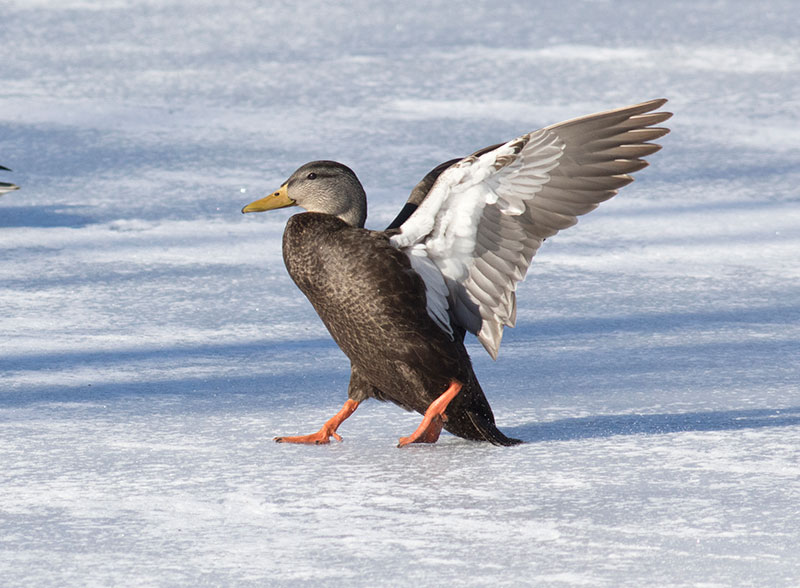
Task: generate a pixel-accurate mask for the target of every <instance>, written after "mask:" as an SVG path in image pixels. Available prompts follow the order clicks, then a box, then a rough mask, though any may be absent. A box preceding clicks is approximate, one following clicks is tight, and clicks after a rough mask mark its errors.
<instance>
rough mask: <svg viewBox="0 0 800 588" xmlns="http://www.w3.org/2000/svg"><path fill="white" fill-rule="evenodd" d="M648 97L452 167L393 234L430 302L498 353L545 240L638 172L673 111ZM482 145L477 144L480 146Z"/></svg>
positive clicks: (438, 314)
mask: <svg viewBox="0 0 800 588" xmlns="http://www.w3.org/2000/svg"><path fill="white" fill-rule="evenodd" d="M664 102H666V101H665V100H651V101H650V102H644V103H642V104H637V105H634V106H628V107H624V108H619V109H616V110H610V111H606V112H601V113H598V114H593V115H589V116H585V117H581V118H578V119H573V120H570V121H566V122H563V123H559V124H557V125H552V126H550V127H547V128H545V129H541V130H539V131H535V132H532V133H528V134H527V135H523V136H522V137H520V138H518V139H514V140H513V141H509V142H508V143H505V144H503V145H501V146H499V147H497V148H495V149H492V150H490V151H487V152H485V153H481V154H480V155H471V156H469V157H466V158H464V159H462V160H460V161H459V162H457V163H455V164H453V165H452V166H450V167H449V168H447V169H446V170H445V171H444V172H442V174H441V175H440V176H439V177H438V179H437V180H436V182H435V183H434V184H433V187H432V188H431V189H430V191H429V192H428V194H427V196H426V197H425V199H424V200H423V201H422V203H421V204H420V205H419V207H418V208H417V209H416V210H415V211H414V213H413V214H412V215H411V216H410V217H409V218H408V219H407V220H406V221H405V222H404V223H403V224H402V225H401V227H400V232H399V233H398V234H397V235H394V236H392V237H391V238H390V242H391V243H392V245H394V246H395V247H397V248H398V249H402V250H404V251H405V252H406V254H407V255H408V256H409V259H411V263H412V267H413V268H414V270H415V271H416V272H417V273H418V274H419V275H420V276H421V277H422V279H423V280H424V282H425V286H426V291H427V310H428V314H429V315H430V316H431V318H433V320H434V321H436V323H437V324H438V325H439V326H440V327H441V328H442V329H443V330H444V331H445V332H447V333H448V334H450V335H451V336H452V333H453V326H454V325H456V324H457V325H460V326H461V327H463V328H465V329H466V330H468V331H470V332H471V333H474V334H475V335H477V337H478V339H479V340H480V341H481V343H482V344H483V345H484V347H485V348H486V350H487V351H488V352H489V354H490V355H491V356H492V357H493V358H496V357H497V352H498V349H499V346H500V340H501V338H502V335H503V327H504V326H513V325H514V321H515V320H516V296H515V291H516V287H517V283H518V282H519V281H520V280H522V279H523V278H524V277H525V274H526V273H527V271H528V267H529V266H530V263H531V260H532V258H533V256H534V255H535V253H536V251H537V250H538V248H539V246H540V245H541V243H542V241H543V240H544V239H545V238H547V237H550V236H551V235H554V234H555V233H557V232H558V231H559V230H561V229H564V228H566V227H569V226H572V225H574V224H575V223H576V222H577V217H578V216H579V215H581V214H585V213H587V212H589V211H591V210H593V209H594V208H596V207H597V205H598V204H599V203H600V202H602V201H604V200H607V199H609V198H611V197H612V196H613V195H614V194H616V193H617V190H618V189H619V188H620V187H622V186H624V185H626V184H628V183H629V182H631V181H633V178H632V177H631V176H630V175H628V174H629V173H631V172H633V171H636V170H639V169H641V168H642V167H645V166H646V165H647V163H646V162H645V161H644V160H643V159H641V158H642V157H643V156H646V155H649V154H651V153H654V152H655V151H657V150H658V149H659V146H658V145H655V144H653V143H650V142H648V141H651V140H652V139H656V138H658V137H661V136H663V135H665V134H666V133H667V132H669V131H668V129H664V128H658V127H652V126H651V125H654V124H657V123H660V122H662V121H664V120H666V119H668V118H669V117H670V116H671V114H670V113H667V112H650V111H652V110H655V109H657V108H658V107H660V106H661V105H663V104H664ZM479 153H480V152H479Z"/></svg>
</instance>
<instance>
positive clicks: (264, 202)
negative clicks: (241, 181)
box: [242, 184, 297, 213]
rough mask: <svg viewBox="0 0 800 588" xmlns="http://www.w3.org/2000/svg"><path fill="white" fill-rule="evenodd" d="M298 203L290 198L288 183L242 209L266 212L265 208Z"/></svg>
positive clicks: (284, 206)
mask: <svg viewBox="0 0 800 588" xmlns="http://www.w3.org/2000/svg"><path fill="white" fill-rule="evenodd" d="M296 204H297V203H296V202H295V201H294V200H292V199H291V198H289V196H288V195H287V193H286V184H284V185H283V186H281V187H280V189H279V190H278V191H277V192H274V193H272V194H270V195H269V196H265V197H264V198H261V199H260V200H256V201H255V202H251V203H250V204H248V205H247V206H245V207H244V208H243V209H242V212H243V213H244V212H264V211H265V210H275V209H276V208H286V207H287V206H295V205H296Z"/></svg>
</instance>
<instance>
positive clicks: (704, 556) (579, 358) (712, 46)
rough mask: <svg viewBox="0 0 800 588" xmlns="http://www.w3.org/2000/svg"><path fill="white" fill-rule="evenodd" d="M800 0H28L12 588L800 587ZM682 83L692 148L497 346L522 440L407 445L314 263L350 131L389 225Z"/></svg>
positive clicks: (0, 474)
mask: <svg viewBox="0 0 800 588" xmlns="http://www.w3.org/2000/svg"><path fill="white" fill-rule="evenodd" d="M796 25H797V6H796V3H795V2H793V1H791V0H785V1H765V2H738V1H735V0H721V1H718V2H713V3H712V2H707V3H697V2H694V1H688V0H677V1H675V2H639V1H625V0H622V1H617V2H604V1H588V0H587V1H576V2H565V3H552V2H551V3H544V2H512V3H500V4H498V3H497V2H496V1H494V0H486V1H477V2H461V3H450V2H440V1H438V0H433V1H427V2H421V1H418V0H412V1H410V2H406V3H402V4H397V3H388V2H387V3H381V2H366V1H360V2H359V1H352V2H347V1H345V2H338V3H332V2H321V1H310V0H297V1H294V2H283V3H277V2H257V1H255V0H252V1H236V2H208V1H207V2H190V1H189V0H169V1H159V2H155V1H146V0H130V1H121V0H120V1H108V2H88V1H81V0H73V1H70V0H10V1H9V0H7V1H6V2H4V3H3V8H2V26H0V47H1V49H0V51H2V56H3V58H2V59H0V79H2V86H0V164H3V165H5V166H7V167H10V168H11V169H13V170H14V171H13V173H10V172H3V178H2V179H3V181H8V182H13V183H15V184H18V185H19V186H21V190H19V191H16V192H12V193H9V194H6V195H4V196H3V197H2V198H0V334H1V338H0V464H2V467H0V578H2V582H1V583H2V585H3V586H9V587H11V586H37V587H41V586H59V587H63V586H81V587H85V586H112V585H113V586H315V587H316V586H343V585H345V586H375V585H386V586H388V585H412V584H413V585H420V586H438V585H444V584H452V585H459V586H486V585H493V586H520V585H530V586H609V587H612V586H613V587H616V586H642V585H656V586H770V587H775V586H797V585H800V558H799V557H798V556H797V546H798V545H800V392H799V389H800V384H798V383H799V382H800V367H799V366H798V357H800V353H799V352H800V262H798V259H800V258H799V257H798V251H800V192H799V191H798V185H800V166H798V161H800V102H798V98H797V88H798V81H799V80H800V39H798V36H797V27H796ZM662 96H663V97H667V98H669V99H670V102H669V104H668V108H669V109H670V110H672V111H673V112H675V116H674V117H673V119H672V120H670V121H669V126H670V127H671V128H672V133H671V134H670V135H668V136H667V137H665V138H664V139H662V140H661V142H662V143H663V145H664V149H663V151H661V152H660V153H658V154H655V155H654V156H652V157H651V158H650V159H651V162H652V165H651V167H649V168H648V169H646V170H643V171H641V172H639V173H638V174H637V176H636V177H637V180H636V182H634V183H633V184H632V185H631V186H629V187H626V188H624V189H623V190H622V192H621V193H620V195H619V196H617V197H616V198H614V199H613V200H611V201H609V202H607V203H605V204H603V205H602V206H601V207H600V208H599V209H598V210H597V211H595V212H593V213H591V214H590V215H588V216H587V217H585V218H583V219H582V220H581V222H580V223H579V224H578V226H576V227H574V228H571V229H569V230H567V231H565V232H563V233H561V234H559V235H558V236H556V237H555V238H553V239H552V240H548V241H547V243H545V244H544V246H543V247H542V249H541V250H540V251H539V253H538V255H537V257H536V258H535V260H534V264H533V267H532V269H531V271H530V272H529V274H528V278H527V280H526V281H525V282H524V283H523V284H522V285H521V288H520V290H519V292H518V297H519V313H518V320H517V327H516V328H515V329H508V330H506V334H505V338H504V341H503V345H502V347H501V349H500V356H499V359H498V361H497V362H492V361H491V360H490V359H489V357H488V356H487V355H486V353H485V352H484V351H483V350H482V349H481V348H480V346H479V345H478V344H477V343H476V342H475V340H474V339H473V338H470V341H469V345H470V350H471V352H472V353H473V357H474V360H475V366H476V372H477V373H478V375H479V377H480V379H481V382H482V384H483V387H484V389H485V390H486V391H487V395H488V396H489V398H490V400H491V402H492V405H493V407H494V409H495V412H496V414H497V418H498V422H499V424H500V426H501V428H502V429H503V431H504V432H505V433H507V434H508V435H510V436H513V437H520V438H522V439H524V440H525V441H526V442H527V443H525V444H524V445H522V446H519V447H515V448H497V447H491V446H487V445H483V444H476V443H472V442H468V441H464V440H461V439H458V438H456V437H453V436H451V435H447V434H444V435H443V436H442V438H441V439H440V441H439V443H438V444H436V445H434V446H413V447H409V448H406V449H404V450H398V449H396V448H395V443H396V441H397V439H398V438H399V437H400V436H402V435H405V434H408V433H409V432H410V431H411V430H413V428H414V427H415V426H416V425H417V423H418V422H419V417H418V415H414V414H410V413H406V412H403V411H401V410H399V409H398V408H396V407H395V406H393V405H386V404H380V403H377V402H369V403H366V404H365V405H364V406H363V407H361V408H359V410H358V411H357V412H356V414H355V415H353V416H352V417H351V418H350V419H349V420H348V421H347V422H346V423H345V424H344V425H343V426H342V428H341V429H340V432H341V433H342V435H343V436H344V442H342V443H334V444H332V445H330V446H325V447H298V446H286V445H278V444H275V443H273V442H272V440H271V439H272V437H273V436H275V435H280V434H294V433H309V432H313V431H315V430H317V428H318V427H319V426H320V425H321V424H322V422H324V420H325V419H327V418H328V417H329V416H331V415H332V414H333V413H334V412H335V411H336V410H338V409H339V407H340V406H341V404H342V402H343V401H344V399H345V394H346V388H347V380H348V364H347V360H346V358H345V357H344V355H343V354H342V353H341V352H340V351H339V350H338V348H337V347H336V345H335V344H334V343H333V341H332V340H331V339H330V337H329V336H328V334H327V332H326V331H325V329H324V327H323V325H322V324H321V322H320V321H319V319H318V318H317V317H316V315H315V313H314V312H313V309H312V308H311V307H310V305H309V304H308V303H307V302H306V300H305V299H304V298H303V297H302V296H301V295H300V293H299V292H298V291H297V290H296V289H295V287H294V285H293V284H292V283H291V281H290V279H289V277H288V276H287V274H286V271H285V270H284V268H283V263H282V260H281V253H280V235H281V232H282V229H283V225H284V223H285V221H286V218H287V217H288V215H289V214H291V212H292V211H276V212H271V213H265V214H261V215H247V216H243V215H241V214H239V209H240V208H241V207H242V205H244V204H246V203H247V202H250V201H252V200H254V199H256V198H257V197H260V196H262V195H263V194H265V193H267V191H268V190H272V189H274V188H275V187H277V186H278V185H279V184H280V183H281V182H282V181H283V180H284V179H285V178H286V177H287V176H288V175H289V174H290V173H291V172H292V171H293V170H294V169H295V168H296V167H297V166H299V165H300V164H302V163H304V162H306V161H309V160H312V159H322V158H328V159H336V160H339V161H342V162H343V163H345V164H347V165H349V166H351V167H352V168H353V169H355V170H356V172H357V173H358V174H359V176H360V177H361V178H362V180H363V182H364V184H365V187H366V190H367V193H368V194H369V196H370V206H371V208H370V213H371V216H370V219H369V220H368V222H367V224H368V226H371V227H375V228H379V227H382V226H384V225H385V224H386V223H388V222H389V221H390V220H391V218H392V217H393V216H394V214H395V213H396V212H397V211H398V210H399V209H400V207H401V205H402V203H403V202H404V200H405V198H406V196H407V194H408V191H409V190H410V188H411V187H412V186H413V184H414V183H415V182H416V181H417V180H418V179H419V178H421V177H422V175H424V173H425V172H427V171H428V170H429V169H431V168H432V167H434V166H435V165H436V164H437V163H439V162H441V161H445V160H446V159H449V158H451V157H454V156H457V155H466V154H468V153H470V152H472V151H474V150H475V149H478V148H480V147H483V146H485V145H490V144H493V143H497V142H501V141H504V140H508V139H511V138H513V137H517V136H519V135H520V134H522V133H524V132H527V131H531V130H534V129H536V128H540V127H543V126H545V125H548V124H552V123H555V122H558V121H560V120H564V119H567V118H572V117H575V116H579V115H583V114H588V113H591V112H595V111H599V110H603V109H607V108H613V107H618V106H623V105H626V104H631V103H635V102H639V101H642V100H647V99H650V98H658V97H662Z"/></svg>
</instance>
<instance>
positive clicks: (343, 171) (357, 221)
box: [242, 161, 367, 227]
mask: <svg viewBox="0 0 800 588" xmlns="http://www.w3.org/2000/svg"><path fill="white" fill-rule="evenodd" d="M287 206H299V207H301V208H305V209H306V210H307V211H308V212H322V213H325V214H330V215H333V216H337V217H339V218H340V219H342V220H343V221H344V222H346V223H347V224H349V225H350V226H353V227H363V226H364V221H366V219H367V197H366V194H365V193H364V188H363V187H362V186H361V182H359V181H358V178H357V177H356V174H355V173H353V170H351V169H350V168H349V167H347V166H346V165H342V164H341V163H337V162H335V161H312V162H311V163H307V164H305V165H303V166H301V167H300V168H299V169H298V170H297V171H295V172H294V173H293V174H292V175H291V176H289V179H288V180H286V181H285V182H284V183H283V185H282V186H281V187H280V188H279V189H278V190H277V191H276V192H273V193H272V194H270V195H269V196H266V197H264V198H261V199H260V200H256V201H255V202H251V203H250V204H248V205H247V206H245V207H244V208H243V209H242V212H262V211H264V210H273V209H276V208H285V207H287Z"/></svg>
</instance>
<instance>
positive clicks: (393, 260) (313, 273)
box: [283, 212, 519, 445]
mask: <svg viewBox="0 0 800 588" xmlns="http://www.w3.org/2000/svg"><path fill="white" fill-rule="evenodd" d="M283 258H284V261H285V263H286V267H287V269H288V270H289V275H290V276H291V277H292V279H293V280H294V282H295V283H296V284H297V286H298V287H299V288H300V290H302V292H303V293H304V294H305V295H306V297H307V298H308V299H309V300H310V301H311V304H313V306H314V308H315V309H316V311H317V313H318V314H319V316H320V318H321V319H322V321H323V322H324V323H325V326H326V327H327V328H328V331H330V333H331V335H332V336H333V338H334V340H335V341H336V343H337V344H338V345H339V347H340V348H341V349H342V351H344V353H345V354H346V355H347V357H349V358H350V363H351V376H350V386H349V389H348V396H349V397H350V398H351V399H353V400H355V401H357V402H363V401H364V400H366V399H367V398H376V399H378V400H390V401H392V402H394V403H395V404H398V405H399V406H402V407H403V408H405V409H407V410H415V411H417V412H419V413H421V414H424V413H425V411H426V409H427V408H428V406H429V405H430V404H431V402H433V401H434V400H436V399H437V398H438V397H439V395H441V394H442V393H443V392H444V391H445V389H447V387H448V386H449V384H450V382H451V381H452V380H457V381H458V382H460V383H462V384H463V388H462V389H461V392H460V393H459V394H458V395H457V396H456V397H455V399H454V400H453V401H452V402H451V403H450V405H449V406H448V408H447V410H446V412H445V414H446V416H447V421H446V422H445V424H444V427H445V429H447V430H448V431H450V432H451V433H453V434H454V435H458V436H459V437H464V438H466V439H475V440H482V441H490V442H492V443H495V444H498V445H513V444H515V443H519V441H517V440H516V439H510V438H508V437H506V436H505V435H503V433H501V432H500V431H499V430H498V429H497V427H496V426H495V423H494V415H493V414H492V409H491V408H490V407H489V403H488V401H487V400H486V397H485V396H484V394H483V391H482V390H481V387H480V385H479V384H478V380H477V378H476V377H475V374H474V372H473V371H472V363H471V362H470V359H469V355H468V354H467V351H466V349H465V348H464V343H463V332H461V333H456V335H455V336H454V337H452V338H451V337H450V336H449V335H448V334H447V333H445V332H444V331H442V329H440V328H439V327H438V326H437V325H436V323H434V321H433V320H432V319H431V318H430V316H429V315H428V313H427V311H426V294H425V285H424V283H423V281H422V279H421V278H420V277H419V275H417V273H416V272H414V271H413V270H412V269H411V264H410V262H409V260H408V258H407V257H406V255H405V253H403V252H402V251H399V250H397V249H395V248H394V247H393V246H392V245H391V244H390V243H389V237H388V235H387V234H386V233H384V232H381V231H370V230H367V229H360V228H354V227H351V226H349V225H348V224H347V223H345V222H344V221H342V220H340V219H338V218H337V217H335V216H332V215H328V214H322V213H311V212H309V213H302V214H298V215H295V216H293V217H291V218H290V219H289V222H288V223H287V225H286V230H285V232H284V235H283Z"/></svg>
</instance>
